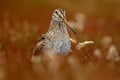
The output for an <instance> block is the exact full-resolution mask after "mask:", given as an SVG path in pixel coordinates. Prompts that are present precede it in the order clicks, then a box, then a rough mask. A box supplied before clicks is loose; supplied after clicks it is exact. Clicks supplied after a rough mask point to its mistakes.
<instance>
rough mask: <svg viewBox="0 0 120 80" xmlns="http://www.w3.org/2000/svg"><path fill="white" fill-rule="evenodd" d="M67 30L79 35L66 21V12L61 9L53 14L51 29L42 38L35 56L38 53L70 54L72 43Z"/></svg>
mask: <svg viewBox="0 0 120 80" xmlns="http://www.w3.org/2000/svg"><path fill="white" fill-rule="evenodd" d="M67 28H69V29H70V30H71V31H72V32H73V33H74V34H77V33H76V31H75V30H74V29H73V28H72V27H71V26H70V24H69V23H68V21H67V20H66V12H65V10H63V9H61V8H58V9H55V10H54V11H53V13H52V19H51V22H50V27H49V29H48V31H47V32H46V33H44V34H42V35H41V36H40V38H39V40H38V42H37V43H36V45H35V48H34V50H33V55H34V54H35V53H36V52H42V53H43V54H52V53H54V54H60V55H62V54H63V55H66V54H69V52H70V50H71V41H70V35H69V33H68V29H67Z"/></svg>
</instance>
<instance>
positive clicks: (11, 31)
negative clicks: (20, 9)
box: [0, 17, 120, 80]
mask: <svg viewBox="0 0 120 80" xmlns="http://www.w3.org/2000/svg"><path fill="white" fill-rule="evenodd" d="M77 23H78V24H79V22H76V23H74V24H77ZM119 25H120V24H119V21H118V20H117V21H112V20H109V19H105V18H93V17H92V18H91V17H87V18H86V20H85V21H84V29H83V30H80V29H79V28H78V27H76V28H77V32H78V35H76V36H75V35H73V34H71V37H73V38H75V39H76V40H77V42H82V41H85V40H93V41H94V42H95V43H94V44H92V45H87V46H86V47H83V48H82V49H81V50H77V49H76V48H75V45H76V44H72V52H71V53H70V55H69V56H55V58H54V60H48V57H40V58H39V59H38V60H39V61H34V62H31V61H30V58H31V53H32V50H33V48H34V45H35V43H36V41H37V39H38V37H39V36H40V34H41V33H42V32H44V31H43V30H47V28H48V27H44V26H43V27H42V26H40V25H39V24H38V23H33V22H29V21H24V20H22V21H20V20H16V19H14V18H9V17H5V18H3V19H2V20H1V21H0V80H120V57H119V55H120V54H119V51H120V44H119V43H120V37H119V34H120V32H119V29H120V28H119Z"/></svg>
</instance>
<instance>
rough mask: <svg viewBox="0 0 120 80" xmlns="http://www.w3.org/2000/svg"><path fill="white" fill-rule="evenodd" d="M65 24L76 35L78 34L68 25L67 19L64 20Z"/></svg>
mask: <svg viewBox="0 0 120 80" xmlns="http://www.w3.org/2000/svg"><path fill="white" fill-rule="evenodd" d="M64 21H65V23H66V24H67V26H68V27H69V28H70V30H71V31H72V32H73V33H74V34H77V33H76V31H75V30H74V29H73V28H72V27H71V26H70V24H69V23H68V21H67V20H66V19H64Z"/></svg>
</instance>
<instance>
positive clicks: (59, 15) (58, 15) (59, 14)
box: [52, 8, 66, 21]
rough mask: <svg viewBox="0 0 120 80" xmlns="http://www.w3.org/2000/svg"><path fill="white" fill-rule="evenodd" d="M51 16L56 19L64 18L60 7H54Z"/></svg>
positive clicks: (64, 15)
mask: <svg viewBox="0 0 120 80" xmlns="http://www.w3.org/2000/svg"><path fill="white" fill-rule="evenodd" d="M52 18H53V19H54V20H56V21H63V20H64V19H65V18H66V14H65V11H64V10H62V9H60V8H59V9H55V10H54V12H53V15H52Z"/></svg>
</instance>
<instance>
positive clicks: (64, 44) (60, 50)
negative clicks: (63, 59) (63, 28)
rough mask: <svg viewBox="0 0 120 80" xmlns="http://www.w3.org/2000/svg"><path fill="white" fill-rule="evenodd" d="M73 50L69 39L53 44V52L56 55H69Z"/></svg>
mask: <svg viewBox="0 0 120 80" xmlns="http://www.w3.org/2000/svg"><path fill="white" fill-rule="evenodd" d="M70 49H71V42H70V40H69V38H64V39H62V38H61V39H59V38H57V40H55V42H54V43H53V50H54V52H55V53H56V54H68V53H69V51H70Z"/></svg>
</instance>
